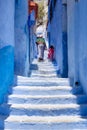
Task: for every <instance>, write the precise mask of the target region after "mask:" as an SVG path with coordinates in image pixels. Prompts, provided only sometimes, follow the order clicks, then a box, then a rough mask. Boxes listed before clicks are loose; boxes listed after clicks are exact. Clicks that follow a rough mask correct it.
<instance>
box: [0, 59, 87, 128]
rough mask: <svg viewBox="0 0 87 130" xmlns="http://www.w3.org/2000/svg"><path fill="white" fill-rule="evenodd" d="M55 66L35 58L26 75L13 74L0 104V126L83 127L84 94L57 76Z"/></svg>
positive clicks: (86, 108) (86, 125) (85, 122)
mask: <svg viewBox="0 0 87 130" xmlns="http://www.w3.org/2000/svg"><path fill="white" fill-rule="evenodd" d="M57 68H58V67H57V65H56V63H52V62H49V61H48V60H47V59H45V61H44V62H37V59H35V60H34V62H33V63H32V67H31V73H30V76H29V77H22V76H17V79H16V80H17V85H16V83H15V86H14V87H13V88H12V90H10V93H11V94H9V95H8V99H5V102H4V104H2V105H1V106H0V113H1V115H0V128H1V129H0V130H77V129H79V130H81V129H87V119H86V118H85V117H86V116H87V104H85V102H87V101H86V100H87V98H86V96H85V95H84V94H82V93H80V88H76V90H75V89H72V87H71V86H70V85H69V79H68V78H58V75H57ZM11 91H12V92H11ZM6 100H8V101H7V103H6ZM81 116H83V117H81Z"/></svg>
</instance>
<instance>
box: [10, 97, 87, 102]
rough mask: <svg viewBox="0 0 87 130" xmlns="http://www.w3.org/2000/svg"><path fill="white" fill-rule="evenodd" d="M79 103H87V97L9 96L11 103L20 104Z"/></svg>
mask: <svg viewBox="0 0 87 130" xmlns="http://www.w3.org/2000/svg"><path fill="white" fill-rule="evenodd" d="M71 102H72V103H77V104H84V103H87V98H85V97H84V98H76V99H75V98H68V99H67V98H66V99H65V98H63V99H62V98H54V99H53V98H51V99H40V98H37V99H34V98H31V99H29V98H27V99H24V98H23V99H21V98H9V103H11V104H12V103H18V104H22V103H25V104H28V103H30V104H70V103H71Z"/></svg>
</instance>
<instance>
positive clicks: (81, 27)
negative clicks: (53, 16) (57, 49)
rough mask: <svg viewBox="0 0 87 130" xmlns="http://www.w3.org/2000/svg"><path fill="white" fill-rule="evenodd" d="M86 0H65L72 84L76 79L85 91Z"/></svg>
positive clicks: (86, 73) (86, 80)
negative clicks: (76, 0)
mask: <svg viewBox="0 0 87 130" xmlns="http://www.w3.org/2000/svg"><path fill="white" fill-rule="evenodd" d="M86 5H87V0H83V1H80V0H79V1H78V2H75V1H73V0H71V1H70V0H68V1H67V6H68V15H67V16H68V64H69V77H70V78H72V79H73V85H75V82H76V81H78V82H79V84H80V85H81V87H82V88H83V89H84V92H85V93H87V22H86V21H87V15H86V12H87V7H86Z"/></svg>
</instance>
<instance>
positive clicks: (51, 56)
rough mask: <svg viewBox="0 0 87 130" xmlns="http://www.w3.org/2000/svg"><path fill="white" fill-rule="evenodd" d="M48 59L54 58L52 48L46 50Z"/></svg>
mask: <svg viewBox="0 0 87 130" xmlns="http://www.w3.org/2000/svg"><path fill="white" fill-rule="evenodd" d="M48 59H50V60H53V59H54V49H53V48H50V49H49V50H48Z"/></svg>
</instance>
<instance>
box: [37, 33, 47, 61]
mask: <svg viewBox="0 0 87 130" xmlns="http://www.w3.org/2000/svg"><path fill="white" fill-rule="evenodd" d="M36 44H37V48H38V61H43V60H44V50H45V48H46V43H45V39H44V38H43V36H42V35H40V36H39V37H37V40H36Z"/></svg>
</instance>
